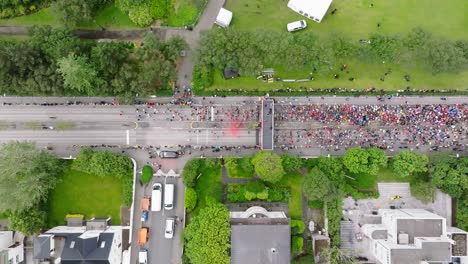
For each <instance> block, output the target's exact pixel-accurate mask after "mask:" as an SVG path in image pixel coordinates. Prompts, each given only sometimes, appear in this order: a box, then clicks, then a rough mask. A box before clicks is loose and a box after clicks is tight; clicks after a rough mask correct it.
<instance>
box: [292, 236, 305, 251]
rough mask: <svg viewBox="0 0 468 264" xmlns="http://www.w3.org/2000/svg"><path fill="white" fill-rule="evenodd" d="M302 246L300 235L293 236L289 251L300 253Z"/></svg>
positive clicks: (302, 240) (302, 241)
mask: <svg viewBox="0 0 468 264" xmlns="http://www.w3.org/2000/svg"><path fill="white" fill-rule="evenodd" d="M303 247H304V239H303V238H302V237H300V236H293V237H292V241H291V251H292V253H293V254H300V253H302V248H303Z"/></svg>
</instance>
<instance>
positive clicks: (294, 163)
mask: <svg viewBox="0 0 468 264" xmlns="http://www.w3.org/2000/svg"><path fill="white" fill-rule="evenodd" d="M281 160H282V164H283V168H284V170H285V171H288V172H291V171H297V170H300V169H301V168H302V167H303V166H304V162H303V161H302V159H301V158H299V157H298V156H295V155H289V154H284V155H282V156H281Z"/></svg>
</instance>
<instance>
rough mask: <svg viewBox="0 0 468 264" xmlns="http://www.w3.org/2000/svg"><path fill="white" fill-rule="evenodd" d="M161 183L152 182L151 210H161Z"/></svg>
mask: <svg viewBox="0 0 468 264" xmlns="http://www.w3.org/2000/svg"><path fill="white" fill-rule="evenodd" d="M161 198H162V185H161V184H160V183H155V184H153V191H152V192H151V211H153V212H159V211H161Z"/></svg>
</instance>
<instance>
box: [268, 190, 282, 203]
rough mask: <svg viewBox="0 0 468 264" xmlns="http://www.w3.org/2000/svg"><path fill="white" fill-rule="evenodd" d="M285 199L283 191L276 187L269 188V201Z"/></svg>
mask: <svg viewBox="0 0 468 264" xmlns="http://www.w3.org/2000/svg"><path fill="white" fill-rule="evenodd" d="M283 199H284V195H283V191H282V190H278V189H275V188H270V189H268V201H269V202H279V201H282V200H283Z"/></svg>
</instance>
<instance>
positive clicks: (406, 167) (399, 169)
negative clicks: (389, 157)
mask: <svg viewBox="0 0 468 264" xmlns="http://www.w3.org/2000/svg"><path fill="white" fill-rule="evenodd" d="M428 163H429V158H428V157H427V156H426V155H423V154H420V153H418V152H414V151H409V150H405V151H402V152H400V153H398V154H396V155H395V156H394V157H393V163H392V167H393V171H394V172H395V173H396V174H397V175H398V176H400V177H402V178H405V177H408V176H410V175H414V174H415V173H419V172H426V171H427V169H428V167H427V166H428Z"/></svg>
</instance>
